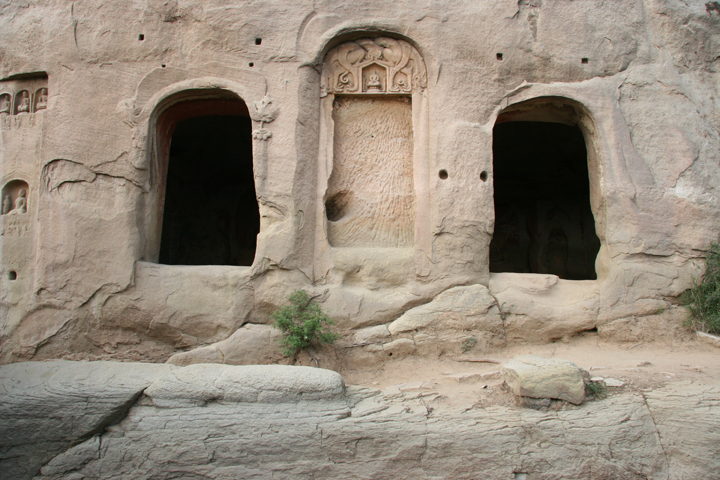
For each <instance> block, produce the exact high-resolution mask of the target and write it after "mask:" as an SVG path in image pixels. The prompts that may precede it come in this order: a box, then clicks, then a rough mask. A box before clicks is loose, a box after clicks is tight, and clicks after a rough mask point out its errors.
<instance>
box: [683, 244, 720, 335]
mask: <svg viewBox="0 0 720 480" xmlns="http://www.w3.org/2000/svg"><path fill="white" fill-rule="evenodd" d="M684 302H685V304H686V305H687V307H688V308H689V309H690V319H689V326H690V327H692V328H694V329H696V330H701V331H705V332H708V333H720V245H718V244H717V243H713V244H712V245H710V250H709V251H708V252H707V255H706V257H705V275H703V277H702V280H700V281H698V280H697V279H693V286H692V288H690V289H689V290H687V291H686V292H685V294H684Z"/></svg>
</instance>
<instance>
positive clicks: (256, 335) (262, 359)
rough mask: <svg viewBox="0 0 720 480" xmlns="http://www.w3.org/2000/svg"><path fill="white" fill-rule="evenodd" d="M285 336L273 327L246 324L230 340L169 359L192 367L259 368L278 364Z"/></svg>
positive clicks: (178, 354)
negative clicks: (227, 366) (239, 366)
mask: <svg viewBox="0 0 720 480" xmlns="http://www.w3.org/2000/svg"><path fill="white" fill-rule="evenodd" d="M281 338H282V332H280V330H278V329H277V328H275V327H273V326H271V325H256V324H250V323H248V324H245V325H243V326H242V327H240V328H239V329H238V330H237V331H236V332H235V333H233V334H232V335H231V336H230V337H229V338H227V339H225V340H222V341H220V342H217V343H213V344H212V345H206V346H203V347H199V348H196V349H193V350H190V351H188V352H182V353H176V354H175V355H173V356H172V357H170V358H169V359H168V363H172V364H173V365H181V366H186V365H191V364H193V363H224V364H226V365H257V364H266V363H277V362H279V361H280V360H281V359H282V358H283V355H282V353H280V347H279V340H280V339H281Z"/></svg>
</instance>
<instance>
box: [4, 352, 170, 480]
mask: <svg viewBox="0 0 720 480" xmlns="http://www.w3.org/2000/svg"><path fill="white" fill-rule="evenodd" d="M176 368H177V367H175V366H173V365H162V364H151V363H117V362H68V361H62V360H58V361H52V362H34V363H16V364H13V365H6V366H3V367H1V368H0V472H1V473H0V476H1V477H2V478H3V479H7V480H14V479H22V478H32V476H33V475H34V474H35V473H36V472H37V471H38V469H39V468H40V467H41V466H42V465H44V464H45V463H47V462H48V461H49V460H50V459H51V458H53V457H54V456H55V455H58V454H59V453H61V452H63V451H65V450H67V449H68V448H70V446H72V445H73V444H75V443H77V442H78V441H81V440H84V439H86V438H88V437H90V436H92V435H96V434H101V433H103V432H104V429H105V427H107V426H109V425H111V424H114V423H116V422H118V421H120V420H121V419H122V418H123V417H124V416H125V414H126V413H127V411H128V410H129V409H130V408H131V407H132V405H133V404H134V403H135V401H136V400H137V398H138V396H139V395H140V394H141V393H142V391H143V390H144V389H145V388H147V387H148V386H149V385H150V384H152V383H153V381H154V380H155V379H157V378H159V377H161V376H162V375H164V374H166V373H168V372H172V371H174V370H175V369H176Z"/></svg>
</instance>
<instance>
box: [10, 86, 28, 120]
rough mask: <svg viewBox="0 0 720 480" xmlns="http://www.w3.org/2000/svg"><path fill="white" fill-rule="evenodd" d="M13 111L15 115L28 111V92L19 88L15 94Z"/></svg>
mask: <svg viewBox="0 0 720 480" xmlns="http://www.w3.org/2000/svg"><path fill="white" fill-rule="evenodd" d="M13 113H15V115H19V114H21V113H30V92H28V91H27V90H20V91H19V92H17V93H16V94H15V109H14V111H13Z"/></svg>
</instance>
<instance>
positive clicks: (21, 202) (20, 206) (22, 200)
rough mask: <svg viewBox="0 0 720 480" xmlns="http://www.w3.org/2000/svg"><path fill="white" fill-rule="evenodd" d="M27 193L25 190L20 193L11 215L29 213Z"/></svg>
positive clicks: (22, 189)
mask: <svg viewBox="0 0 720 480" xmlns="http://www.w3.org/2000/svg"><path fill="white" fill-rule="evenodd" d="M26 195H27V192H26V191H25V189H24V188H21V189H20V192H18V198H17V199H16V200H15V208H13V209H12V210H11V211H10V215H18V214H24V213H27V198H26Z"/></svg>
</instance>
